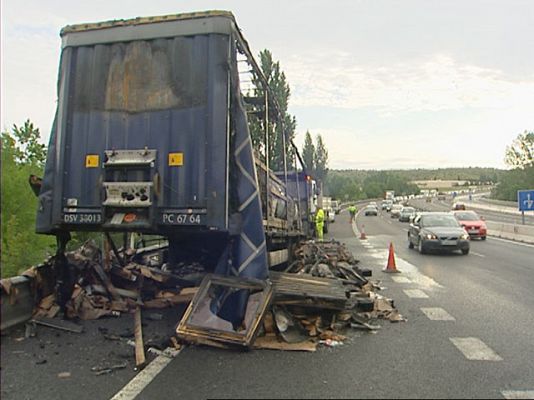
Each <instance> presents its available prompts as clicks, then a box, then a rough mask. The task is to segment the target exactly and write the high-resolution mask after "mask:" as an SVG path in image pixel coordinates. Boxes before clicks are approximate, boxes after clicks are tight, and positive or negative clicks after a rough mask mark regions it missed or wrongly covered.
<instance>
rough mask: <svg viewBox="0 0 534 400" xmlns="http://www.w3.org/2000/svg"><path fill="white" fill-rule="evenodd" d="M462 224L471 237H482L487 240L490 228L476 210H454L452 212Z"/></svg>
mask: <svg viewBox="0 0 534 400" xmlns="http://www.w3.org/2000/svg"><path fill="white" fill-rule="evenodd" d="M452 213H453V214H454V216H455V217H456V219H457V220H458V222H459V223H460V225H462V227H463V228H464V229H465V230H466V231H467V233H468V234H469V236H470V237H471V239H473V238H480V239H481V240H486V235H487V233H488V228H487V226H486V223H485V222H484V219H483V218H482V217H480V216H479V215H478V214H477V213H476V212H474V211H463V210H460V211H453V212H452Z"/></svg>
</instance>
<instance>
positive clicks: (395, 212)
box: [390, 204, 403, 218]
mask: <svg viewBox="0 0 534 400" xmlns="http://www.w3.org/2000/svg"><path fill="white" fill-rule="evenodd" d="M402 208H403V206H402V204H393V206H391V211H390V217H391V218H399V215H400V213H401V210H402Z"/></svg>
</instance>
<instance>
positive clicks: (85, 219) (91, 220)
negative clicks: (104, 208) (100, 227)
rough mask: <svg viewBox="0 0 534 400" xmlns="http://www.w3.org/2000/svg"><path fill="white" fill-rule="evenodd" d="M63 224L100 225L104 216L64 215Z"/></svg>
mask: <svg viewBox="0 0 534 400" xmlns="http://www.w3.org/2000/svg"><path fill="white" fill-rule="evenodd" d="M63 222H64V223H66V224H100V223H101V222H102V214H100V213H68V214H63Z"/></svg>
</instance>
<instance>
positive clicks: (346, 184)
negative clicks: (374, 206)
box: [324, 167, 506, 200]
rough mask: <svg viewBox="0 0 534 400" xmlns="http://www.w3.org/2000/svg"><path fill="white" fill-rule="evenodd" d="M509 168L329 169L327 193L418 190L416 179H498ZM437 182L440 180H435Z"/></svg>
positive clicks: (363, 194) (375, 194)
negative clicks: (415, 183)
mask: <svg viewBox="0 0 534 400" xmlns="http://www.w3.org/2000/svg"><path fill="white" fill-rule="evenodd" d="M505 172H506V170H502V169H497V168H481V167H469V168H438V169H421V168H420V169H409V170H380V171H378V170H329V171H328V175H327V178H326V182H325V184H324V187H325V193H326V194H327V195H330V196H332V197H336V198H340V199H353V200H356V199H360V198H371V197H381V196H382V195H383V191H384V190H395V191H396V192H397V193H413V192H414V191H418V189H419V188H418V187H417V186H416V185H414V184H413V182H414V181H432V180H436V181H463V182H466V181H467V182H484V183H487V182H491V183H496V182H498V181H499V180H500V178H501V176H502V175H503V174H504V173H505ZM436 183H437V182H436Z"/></svg>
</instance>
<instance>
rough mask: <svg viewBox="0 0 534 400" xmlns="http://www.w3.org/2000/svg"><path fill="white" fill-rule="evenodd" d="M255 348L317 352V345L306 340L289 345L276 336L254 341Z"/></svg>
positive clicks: (259, 338) (263, 337) (262, 337)
mask: <svg viewBox="0 0 534 400" xmlns="http://www.w3.org/2000/svg"><path fill="white" fill-rule="evenodd" d="M253 348H255V349H268V350H284V351H316V350H317V343H315V342H314V341H312V340H306V341H304V342H300V343H287V342H283V341H280V340H279V339H278V338H277V337H276V336H271V335H270V336H261V337H258V338H256V340H255V341H254V345H253Z"/></svg>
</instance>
